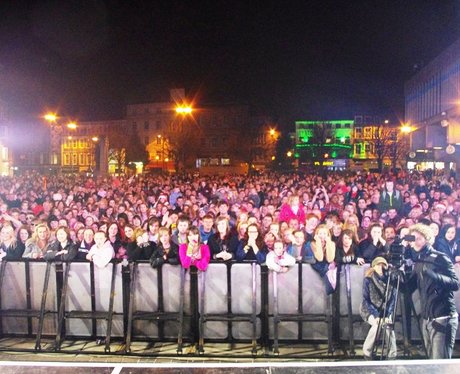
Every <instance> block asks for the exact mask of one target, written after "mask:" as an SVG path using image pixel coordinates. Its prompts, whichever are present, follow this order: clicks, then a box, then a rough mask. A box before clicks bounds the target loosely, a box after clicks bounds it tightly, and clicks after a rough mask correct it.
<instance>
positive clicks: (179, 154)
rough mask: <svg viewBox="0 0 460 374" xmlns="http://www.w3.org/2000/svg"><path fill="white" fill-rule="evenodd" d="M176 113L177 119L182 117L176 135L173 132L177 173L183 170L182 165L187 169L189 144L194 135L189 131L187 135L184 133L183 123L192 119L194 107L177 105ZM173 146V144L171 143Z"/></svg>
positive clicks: (183, 104)
mask: <svg viewBox="0 0 460 374" xmlns="http://www.w3.org/2000/svg"><path fill="white" fill-rule="evenodd" d="M175 112H176V117H177V116H179V117H181V120H180V127H179V128H177V129H176V130H175V132H176V133H174V132H172V133H171V135H172V137H173V139H175V141H173V143H174V145H173V147H174V149H173V151H174V153H175V155H176V160H175V164H176V165H175V166H176V172H177V171H179V170H178V169H179V168H181V163H182V167H184V168H185V165H186V158H187V156H186V155H187V153H186V151H187V143H188V142H189V141H190V137H189V135H192V134H191V133H189V131H187V133H184V132H183V131H184V128H183V123H184V121H185V120H186V119H187V118H189V117H191V116H192V115H193V112H194V109H193V108H192V106H190V105H188V104H185V103H182V104H181V105H177V106H176V107H175ZM169 139H170V141H171V137H169ZM170 145H171V142H170Z"/></svg>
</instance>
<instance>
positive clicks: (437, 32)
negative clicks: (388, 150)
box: [0, 0, 460, 124]
mask: <svg viewBox="0 0 460 374" xmlns="http://www.w3.org/2000/svg"><path fill="white" fill-rule="evenodd" d="M257 4H258V5H257ZM382 4H384V5H382ZM459 37H460V2H459V1H450V0H432V1H422V0H419V1H411V0H403V1H397V0H393V1H372V0H367V1H358V0H353V1H341V0H335V1H327V0H322V1H308V0H304V1H298V2H297V1H288V0H285V1H262V2H256V1H250V0H246V1H219V0H215V1H209V2H203V1H202V2H195V4H193V2H192V1H176V0H172V1H167V0H165V1H144V2H140V1H97V0H93V1H72V0H66V1H20V0H18V1H2V2H0V98H1V99H3V100H4V101H6V103H7V104H8V106H9V107H10V110H11V112H12V115H13V118H24V117H27V116H30V117H33V116H38V115H39V114H40V113H41V112H43V110H44V109H45V108H50V109H54V108H57V109H58V110H59V112H60V113H62V114H65V115H69V116H73V117H76V118H78V119H80V120H102V119H112V118H122V116H123V113H124V106H125V105H126V104H128V103H138V102H148V101H157V100H166V99H167V98H168V96H167V94H168V91H167V90H168V89H169V88H170V87H185V88H186V90H187V92H188V93H189V94H190V95H192V96H195V97H196V99H197V102H198V105H199V103H203V104H204V103H229V102H239V103H244V104H250V105H251V106H252V107H253V108H254V109H256V110H257V112H258V113H266V114H269V115H272V116H273V117H274V118H275V119H277V120H280V121H282V122H283V121H284V122H286V123H291V124H292V122H290V121H292V120H295V119H339V118H352V117H353V115H354V114H360V113H361V114H377V115H384V116H389V117H390V118H391V117H393V118H395V117H397V116H402V115H403V112H404V101H403V87H404V82H405V81H406V80H407V79H408V78H410V77H411V76H412V75H413V74H414V71H415V70H414V68H415V67H416V66H423V64H426V63H428V62H429V61H430V60H431V59H432V58H433V57H435V56H436V55H437V54H438V53H440V52H441V51H442V50H443V49H445V48H446V47H447V46H449V45H450V44H451V43H452V42H454V41H455V40H456V39H457V38H459Z"/></svg>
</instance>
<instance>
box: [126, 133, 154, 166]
mask: <svg viewBox="0 0 460 374" xmlns="http://www.w3.org/2000/svg"><path fill="white" fill-rule="evenodd" d="M148 161H149V154H148V152H147V151H146V149H145V145H144V144H142V142H141V140H140V139H139V135H138V134H137V133H134V132H133V133H131V136H130V137H129V142H128V146H127V147H126V162H127V163H128V164H129V163H130V162H142V163H143V164H144V165H145V164H147V163H148Z"/></svg>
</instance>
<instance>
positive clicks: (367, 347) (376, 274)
mask: <svg viewBox="0 0 460 374" xmlns="http://www.w3.org/2000/svg"><path fill="white" fill-rule="evenodd" d="M387 269H388V262H387V260H385V259H384V258H383V257H376V258H375V259H374V260H373V261H372V264H371V267H370V268H369V270H368V271H367V272H366V276H365V278H364V283H363V301H362V303H361V306H360V308H359V312H360V314H361V317H362V318H363V320H364V321H366V322H367V323H369V324H370V325H371V328H370V329H369V332H368V333H367V337H366V340H365V341H364V344H363V355H364V359H366V360H372V359H374V355H373V351H374V345H375V342H376V341H377V334H379V331H382V330H384V331H385V334H387V336H386V339H387V340H386V341H387V342H388V348H389V349H388V358H392V359H393V358H396V337H395V333H394V330H393V325H392V324H391V323H392V321H391V316H392V314H393V312H394V308H395V304H396V297H397V295H396V289H395V288H394V287H393V286H392V285H391V283H389V282H388V274H387V273H386V270H387ZM387 286H388V287H389V290H388V292H387Z"/></svg>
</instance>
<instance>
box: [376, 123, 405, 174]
mask: <svg viewBox="0 0 460 374" xmlns="http://www.w3.org/2000/svg"><path fill="white" fill-rule="evenodd" d="M373 142H374V149H375V156H376V159H377V168H378V170H379V172H380V173H381V172H382V171H383V164H384V161H385V160H391V165H392V170H393V172H395V171H396V168H397V165H398V162H400V163H401V162H403V161H404V159H405V157H406V155H407V153H408V152H409V139H408V137H407V136H404V134H403V133H401V131H400V129H399V127H396V126H389V125H387V126H384V125H382V124H379V125H378V126H376V127H375V128H374V129H373Z"/></svg>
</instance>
